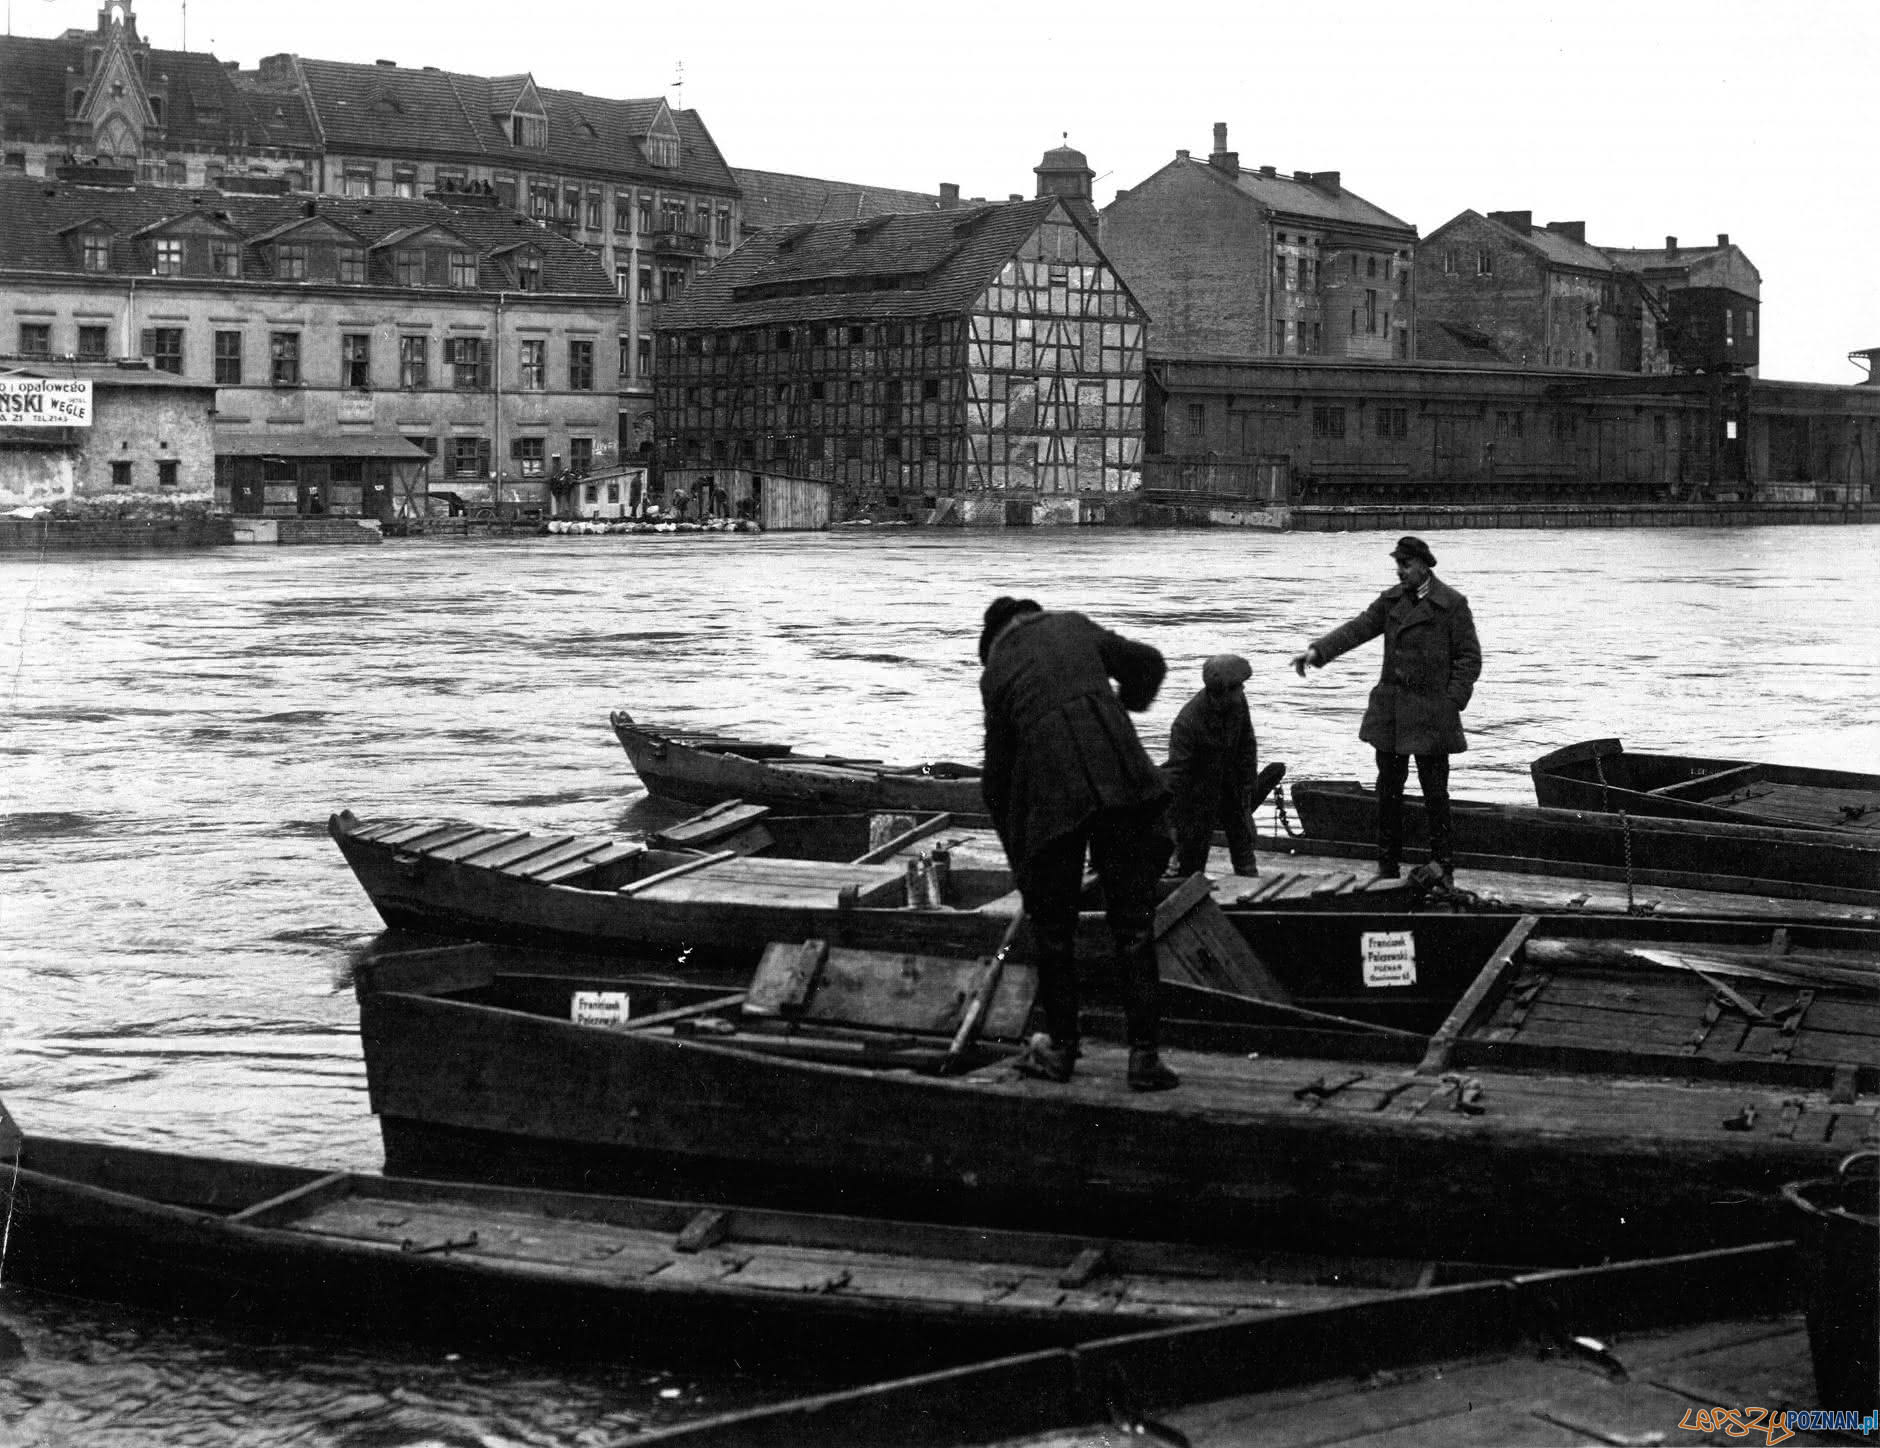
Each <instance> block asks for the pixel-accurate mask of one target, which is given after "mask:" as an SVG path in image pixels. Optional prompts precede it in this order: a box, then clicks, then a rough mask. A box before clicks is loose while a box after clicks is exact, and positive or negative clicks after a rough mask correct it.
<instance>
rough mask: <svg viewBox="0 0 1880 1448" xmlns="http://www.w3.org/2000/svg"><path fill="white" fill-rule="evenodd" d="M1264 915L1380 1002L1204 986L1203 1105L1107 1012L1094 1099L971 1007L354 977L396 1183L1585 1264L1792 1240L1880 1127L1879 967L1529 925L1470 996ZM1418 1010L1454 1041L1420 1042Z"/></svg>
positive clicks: (1095, 1042) (1185, 1029) (1338, 982)
mask: <svg viewBox="0 0 1880 1448" xmlns="http://www.w3.org/2000/svg"><path fill="white" fill-rule="evenodd" d="M1457 918H1458V919H1460V920H1463V921H1464V922H1465V923H1467V924H1469V925H1472V926H1475V927H1478V928H1479V927H1481V926H1482V925H1483V924H1485V923H1486V922H1485V920H1484V918H1483V917H1457ZM1263 923H1264V926H1265V928H1266V929H1268V930H1269V931H1270V932H1272V938H1273V939H1274V940H1284V939H1285V938H1286V937H1287V936H1288V935H1293V936H1295V943H1296V944H1297V945H1298V947H1299V955H1300V966H1299V969H1300V970H1302V971H1304V972H1308V973H1309V972H1311V971H1314V970H1317V971H1321V972H1324V973H1325V977H1326V978H1324V979H1323V980H1322V981H1321V982H1320V984H1319V986H1318V987H1317V993H1318V995H1319V996H1320V997H1321V998H1323V999H1326V1000H1329V1001H1336V1000H1337V999H1339V998H1340V997H1341V996H1342V997H1344V998H1345V999H1346V1000H1348V1002H1349V1008H1348V1009H1346V1010H1344V1011H1343V1012H1342V1013H1341V1014H1342V1016H1343V1017H1344V1019H1343V1020H1341V1021H1331V1022H1328V1021H1326V1020H1324V1019H1323V1018H1322V1017H1318V1018H1315V1017H1314V1016H1313V1015H1312V1014H1311V1013H1310V1012H1309V1010H1305V1009H1302V1008H1301V1007H1299V1006H1297V1005H1293V1006H1284V1005H1278V1004H1263V1003H1254V1004H1249V1003H1246V1002H1237V1001H1236V1000H1235V998H1228V1004H1230V1005H1234V1006H1237V1007H1238V1009H1239V1010H1240V1011H1241V1012H1242V1014H1241V1015H1240V1017H1239V1019H1234V1018H1233V1012H1232V1011H1228V1012H1224V1013H1223V1014H1221V1015H1218V1016H1216V1017H1215V1018H1213V1019H1203V1017H1204V1016H1205V1015H1206V1014H1207V1012H1206V1010H1205V1009H1203V1008H1202V1007H1201V1006H1200V1005H1198V1004H1197V1002H1199V1001H1203V1000H1206V999H1208V998H1209V997H1208V993H1206V992H1203V991H1198V990H1196V989H1195V988H1192V987H1182V988H1179V989H1177V990H1175V991H1174V992H1172V994H1171V998H1170V999H1169V1001H1168V1002H1167V1005H1166V1007H1165V1021H1164V1045H1165V1050H1164V1055H1165V1058H1166V1059H1168V1060H1169V1062H1170V1064H1171V1065H1172V1066H1173V1067H1174V1068H1175V1069H1176V1070H1177V1071H1178V1072H1180V1073H1181V1076H1182V1085H1181V1087H1180V1089H1178V1090H1175V1091H1170V1092H1167V1093H1165V1094H1160V1095H1147V1096H1145V1095H1138V1094H1136V1093H1132V1092H1130V1091H1127V1090H1125V1089H1124V1084H1123V1077H1124V1060H1123V1058H1124V1052H1123V1050H1122V1048H1121V1047H1120V1046H1115V1045H1111V1044H1108V1043H1109V1042H1110V1041H1114V1040H1117V1039H1119V1036H1120V1029H1119V1027H1120V1023H1119V1022H1118V1021H1117V1020H1115V1019H1114V1018H1113V1017H1112V1016H1110V1015H1109V1014H1108V1013H1106V1012H1103V1011H1102V1010H1099V1009H1093V1010H1091V1011H1090V1012H1088V1013H1087V1014H1086V1029H1087V1031H1088V1032H1089V1034H1090V1039H1089V1040H1087V1042H1086V1053H1085V1056H1084V1058H1083V1061H1082V1063H1081V1064H1080V1065H1079V1067H1078V1070H1077V1073H1076V1075H1075V1078H1074V1079H1073V1080H1072V1081H1071V1082H1070V1083H1068V1084H1064V1085H1055V1084H1046V1083H1041V1082H1036V1081H1031V1080H1027V1079H1025V1078H1023V1077H1021V1076H1018V1075H1017V1074H1015V1073H1014V1072H1013V1071H1012V1070H1011V1069H1009V1067H1008V1066H1007V1065H1006V1064H1005V1059H1004V1057H1003V1056H1002V1054H1001V1053H1000V1051H999V1050H997V1049H996V1048H994V1047H992V1046H988V1047H987V1048H986V1049H985V1050H984V1051H982V1052H979V1053H976V1054H974V1055H972V1056H971V1057H970V1058H967V1059H963V1060H960V1061H958V1062H956V1063H955V1065H956V1067H962V1068H964V1069H959V1070H957V1072H956V1073H947V1072H946V1071H945V1069H944V1067H945V1065H946V1057H945V1055H944V1054H943V1053H941V1052H940V1051H938V1050H937V1049H935V1048H934V1047H933V1046H932V1045H931V1044H923V1042H926V1043H932V1042H935V1041H938V1042H939V1043H941V1044H944V1043H945V1042H946V1041H947V1040H948V1039H949V1031H948V1029H947V1027H948V1026H949V1025H950V1024H951V1022H950V1019H949V1020H940V1021H934V1022H929V1023H927V1028H926V1029H924V1030H922V1029H914V1028H912V1027H910V1026H907V1025H906V1023H905V1022H903V1023H902V1025H901V1027H899V1028H897V1029H894V1030H888V1029H884V1028H877V1027H875V1026H873V1025H872V1024H869V1025H865V1026H855V1027H848V1028H845V1027H843V1026H842V1024H841V1022H842V1021H843V1020H853V1019H855V1017H853V1016H837V1017H836V1018H835V1019H834V1020H830V1019H827V1018H819V1019H816V1020H811V1019H809V1018H807V1017H805V1018H802V1019H788V1018H787V1017H785V1018H780V1017H778V1016H776V1015H775V1014H774V1013H772V1014H768V1015H754V1014H753V1013H752V1011H751V1010H750V1009H748V1008H747V1004H746V1003H745V1002H743V1001H739V1000H729V1001H727V1000H724V999H719V1000H695V1001H694V1002H693V1003H692V1004H691V1005H689V1006H683V1007H677V1008H671V1009H667V1008H665V1007H667V1006H668V1005H669V1004H670V996H669V995H668V996H666V997H662V995H661V991H662V990H664V991H667V992H670V990H671V987H669V986H668V987H658V986H651V985H636V984H633V983H622V982H621V978H619V977H615V987H614V988H615V989H618V990H619V991H621V992H622V993H623V994H624V995H625V996H626V998H627V1001H628V1003H629V1005H630V1010H629V1011H628V1013H627V1014H626V1015H625V1018H624V1020H623V1021H621V1022H620V1023H619V1024H617V1025H614V1026H609V1027H596V1026H592V1025H586V1024H578V1023H576V1022H575V1020H574V1019H573V1011H574V1006H575V1001H574V997H575V993H576V992H577V991H580V990H587V989H593V987H594V980H593V977H592V976H589V975H574V976H569V975H564V976H560V977H558V976H556V975H555V974H553V973H552V972H550V971H546V970H534V971H529V972H523V973H509V972H507V971H505V970H504V969H503V968H502V967H501V965H500V963H493V964H488V965H483V966H480V967H479V966H477V965H476V964H475V963H474V962H471V963H465V962H463V961H461V960H460V961H457V962H454V963H453V964H452V965H451V966H450V967H449V968H443V967H442V966H440V967H437V968H433V969H427V968H426V967H425V964H424V962H423V961H422V960H420V961H416V962H413V961H404V962H398V961H392V962H388V963H387V964H386V966H385V967H384V968H382V969H381V968H379V967H377V966H375V965H373V964H371V963H367V964H365V965H363V966H362V967H361V968H360V969H359V971H358V972H357V974H356V977H355V979H356V988H357V990H358V993H359V1009H360V1029H361V1037H362V1040H363V1045H364V1052H365V1059H366V1069H367V1079H368V1086H369V1090H370V1094H371V1100H372V1106H373V1109H374V1110H375V1111H376V1112H377V1113H378V1114H379V1116H380V1123H381V1128H382V1132H383V1136H384V1140H385V1147H386V1156H387V1161H388V1163H389V1164H390V1165H391V1166H392V1168H393V1169H395V1170H399V1171H406V1172H415V1173H419V1174H425V1175H438V1174H451V1175H471V1176H479V1175H494V1176H499V1177H504V1178H511V1179H521V1180H540V1181H544V1182H552V1181H559V1180H578V1181H584V1182H588V1183H590V1184H595V1185H603V1184H604V1185H606V1186H608V1187H610V1188H621V1189H630V1190H651V1191H654V1192H656V1193H658V1194H662V1195H664V1194H670V1193H673V1192H680V1193H695V1192H696V1193H703V1194H705V1195H708V1196H710V1197H713V1198H714V1199H716V1198H719V1197H724V1198H727V1199H733V1200H737V1199H743V1200H763V1201H772V1202H779V1203H781V1202H786V1201H787V1202H789V1203H790V1204H791V1205H796V1206H810V1205H814V1206H816V1207H818V1208H821V1209H827V1208H831V1207H835V1208H838V1209H841V1210H845V1211H859V1210H866V1211H871V1212H873V1211H884V1212H889V1213H892V1214H895V1215H901V1216H907V1217H913V1218H917V1219H925V1220H935V1219H952V1220H970V1221H979V1222H998V1223H1000V1224H1003V1225H1034V1226H1035V1225H1041V1224H1044V1223H1053V1224H1058V1225H1069V1226H1072V1227H1074V1229H1075V1230H1079V1231H1096V1232H1102V1233H1104V1234H1107V1235H1122V1236H1148V1237H1158V1238H1161V1237H1169V1236H1177V1237H1181V1238H1184V1239H1199V1240H1214V1241H1227V1242H1238V1243H1241V1244H1245V1243H1249V1242H1263V1243H1266V1242H1277V1241H1286V1242H1288V1243H1289V1245H1292V1246H1295V1247H1297V1248H1299V1249H1301V1250H1306V1249H1310V1250H1340V1251H1355V1252H1375V1253H1381V1254H1384V1255H1392V1256H1404V1255H1412V1256H1422V1255H1431V1256H1442V1257H1454V1258H1471V1259H1476V1260H1484V1261H1527V1262H1535V1261H1551V1262H1587V1261H1598V1260H1601V1259H1604V1258H1608V1257H1625V1256H1641V1255H1651V1254H1652V1253H1654V1252H1656V1251H1658V1250H1660V1249H1665V1248H1676V1249H1690V1248H1695V1247H1697V1246H1701V1245H1710V1244H1718V1243H1727V1242H1740V1241H1746V1240H1754V1239H1759V1238H1762V1237H1766V1236H1770V1235H1780V1233H1781V1231H1782V1230H1783V1229H1782V1228H1781V1227H1780V1226H1777V1225H1775V1224H1776V1223H1777V1222H1778V1221H1780V1219H1781V1216H1780V1211H1779V1208H1778V1207H1777V1205H1776V1204H1777V1201H1778V1197H1777V1193H1778V1192H1779V1189H1780V1187H1781V1185H1782V1184H1783V1183H1784V1182H1787V1181H1791V1180H1796V1179H1799V1178H1803V1177H1808V1176H1818V1175H1822V1174H1825V1173H1827V1172H1831V1171H1832V1170H1833V1166H1834V1163H1835V1162H1837V1161H1838V1160H1839V1159H1840V1158H1841V1157H1842V1156H1844V1155H1846V1154H1847V1153H1848V1152H1851V1151H1854V1150H1857V1149H1860V1148H1861V1147H1863V1146H1865V1145H1866V1144H1868V1143H1870V1142H1871V1141H1873V1140H1874V1139H1875V1136H1876V1131H1877V1130H1880V1128H1877V1126H1876V1110H1875V1094H1876V1091H1880V992H1877V991H1876V989H1875V984H1874V976H1873V973H1872V970H1871V965H1869V966H1868V967H1867V968H1865V969H1862V968H1860V967H1859V966H1852V967H1850V966H1846V965H1842V964H1837V963H1834V962H1831V961H1829V960H1826V959H1821V958H1814V959H1810V958H1807V957H1806V956H1805V955H1804V956H1803V957H1801V958H1796V959H1793V960H1789V959H1788V958H1787V957H1785V956H1783V955H1782V954H1781V953H1780V952H1775V953H1772V952H1770V951H1768V950H1764V951H1762V952H1757V953H1737V952H1733V951H1730V950H1724V949H1717V948H1709V949H1698V948H1693V947H1691V946H1688V945H1687V946H1686V947H1685V948H1683V949H1677V948H1669V947H1664V946H1661V945H1658V944H1654V943H1652V939H1651V932H1650V930H1649V928H1648V927H1649V926H1650V925H1651V924H1653V923H1654V922H1638V928H1639V930H1640V932H1641V934H1640V936H1639V938H1638V939H1636V940H1633V941H1629V942H1628V941H1620V940H1614V939H1605V940H1590V939H1587V938H1585V937H1584V936H1579V935H1575V934H1574V933H1572V927H1573V926H1576V925H1578V926H1583V925H1586V924H1588V923H1589V922H1584V921H1579V922H1560V923H1559V926H1558V928H1555V926H1554V924H1553V923H1552V922H1541V921H1539V920H1536V919H1533V918H1526V919H1523V920H1522V921H1519V922H1516V923H1515V924H1514V925H1513V927H1512V928H1511V929H1509V930H1508V931H1507V932H1506V934H1505V936H1504V937H1503V938H1502V939H1501V940H1500V941H1499V942H1496V943H1494V944H1492V945H1491V946H1490V947H1489V949H1488V953H1487V958H1486V961H1485V963H1483V964H1482V965H1481V967H1480V969H1479V970H1477V971H1475V972H1473V973H1472V974H1465V973H1461V972H1458V971H1456V970H1455V964H1456V962H1455V961H1453V960H1452V961H1448V962H1443V963H1442V966H1443V968H1440V969H1438V968H1435V967H1436V966H1437V965H1438V962H1434V961H1426V959H1425V955H1424V953H1423V951H1422V950H1421V949H1420V948H1419V947H1420V941H1419V940H1417V939H1414V938H1411V939H1407V938H1405V937H1404V936H1403V935H1401V934H1395V933H1393V932H1391V931H1389V930H1380V931H1377V932H1375V933H1373V934H1372V935H1371V938H1369V939H1368V940H1367V939H1364V938H1362V937H1360V938H1358V939H1353V940H1351V941H1348V942H1346V943H1345V947H1344V948H1336V947H1330V946H1327V945H1326V944H1325V943H1324V942H1322V941H1321V942H1319V943H1317V944H1314V943H1313V937H1312V936H1311V935H1310V933H1309V932H1310V931H1311V930H1327V929H1334V928H1337V927H1340V926H1343V925H1345V924H1347V923H1348V922H1346V921H1345V920H1344V919H1343V918H1342V917H1337V916H1324V915H1320V916H1312V917H1305V918H1303V919H1296V918H1295V919H1294V920H1288V919H1287V918H1284V917H1267V919H1266V920H1265V921H1264V922H1263ZM835 954H836V952H835V950H834V949H833V948H832V949H831V951H830V956H831V958H832V959H833V957H834V956H835ZM769 963H770V957H769V956H768V955H767V964H769ZM883 964H884V966H892V967H893V968H891V969H882V970H880V971H878V972H876V974H875V977H874V978H875V979H876V980H878V981H880V982H884V983H886V985H887V986H891V987H893V988H894V989H895V990H898V989H899V986H898V984H896V983H897V982H900V981H902V980H903V979H905V978H906V977H907V975H908V966H909V962H908V961H907V959H906V958H905V957H900V958H896V959H895V960H892V961H888V962H884V963H883ZM1426 965H1428V966H1430V967H1432V968H1431V969H1430V970H1429V972H1428V974H1425V967H1426ZM1011 970H1012V967H1009V966H1008V968H1007V974H1008V976H1009V975H1010V974H1011ZM765 975H766V972H765V971H763V970H760V972H759V977H760V978H764V977H765ZM865 978H866V977H858V976H857V975H855V974H849V975H846V976H843V977H842V980H843V985H842V987H841V989H840V990H838V991H836V992H835V995H836V996H837V997H838V998H840V997H841V996H842V995H843V993H844V992H846V991H849V990H851V989H852V988H854V987H855V985H856V982H857V980H858V979H865ZM1400 993H1401V995H1400ZM1419 993H1421V996H1422V999H1421V1000H1420V1001H1419V1000H1416V999H1414V997H1416V996H1418V995H1419ZM1298 994H1299V996H1300V997H1301V998H1303V997H1304V995H1305V994H1306V993H1305V992H1300V993H1298ZM642 995H644V996H645V999H644V1000H642V999H641V996H642ZM951 998H952V1000H953V1002H954V1006H955V1008H956V1013H957V1007H958V1003H959V1000H960V996H959V994H958V993H957V992H956V993H954V994H953V996H952V997H951ZM1445 999H1446V1000H1447V1002H1448V1005H1447V1010H1446V1013H1445V1012H1444V1011H1443V1010H1442V1003H1443V1001H1444V1000H1445ZM1400 1001H1401V1003H1399V1002H1400ZM1361 1013H1362V1014H1361ZM1262 1014H1263V1018H1262ZM1419 1016H1421V1017H1422V1018H1423V1019H1424V1020H1428V1019H1429V1018H1430V1017H1431V1016H1436V1017H1438V1021H1437V1023H1436V1024H1433V1025H1426V1026H1424V1027H1423V1029H1422V1030H1415V1029H1411V1030H1406V1029H1403V1028H1402V1024H1401V1023H1407V1022H1415V1021H1417V1020H1418V1018H1419ZM1390 1022H1397V1023H1399V1024H1398V1025H1396V1026H1392V1025H1389V1024H1387V1023H1390ZM935 1025H937V1026H938V1027H939V1029H938V1030H937V1031H936V1030H934V1029H932V1027H933V1026H935ZM1021 1030H1022V1027H1014V1026H1012V1025H1011V1024H1010V1023H1009V1022H1008V1023H1007V1024H1006V1025H1003V1026H1000V1027H998V1028H997V1029H996V1030H995V1031H994V1034H997V1035H1002V1036H1013V1035H1016V1034H1018V1033H1019V1031H1021Z"/></svg>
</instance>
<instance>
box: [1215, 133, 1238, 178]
mask: <svg viewBox="0 0 1880 1448" xmlns="http://www.w3.org/2000/svg"><path fill="white" fill-rule="evenodd" d="M1208 164H1209V165H1210V166H1212V167H1213V168H1214V169H1215V170H1216V171H1224V172H1226V173H1227V174H1228V175H1229V176H1238V175H1239V174H1240V152H1238V151H1230V150H1228V149H1227V122H1226V121H1216V122H1215V123H1214V150H1213V152H1212V153H1210V154H1209V156H1208Z"/></svg>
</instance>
